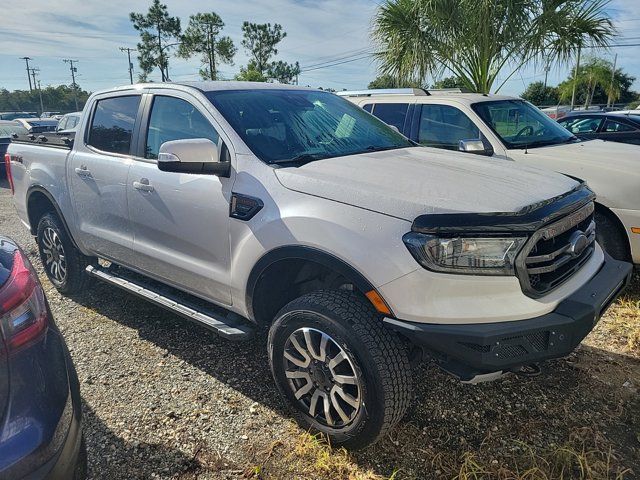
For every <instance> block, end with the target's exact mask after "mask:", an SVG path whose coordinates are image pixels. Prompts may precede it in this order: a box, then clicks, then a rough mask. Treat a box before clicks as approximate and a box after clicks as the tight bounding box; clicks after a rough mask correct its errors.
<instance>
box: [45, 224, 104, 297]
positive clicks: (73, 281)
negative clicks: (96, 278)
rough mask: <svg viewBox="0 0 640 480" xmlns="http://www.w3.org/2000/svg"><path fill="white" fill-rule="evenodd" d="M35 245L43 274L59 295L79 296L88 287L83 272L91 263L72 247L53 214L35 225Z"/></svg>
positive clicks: (87, 280) (91, 259)
mask: <svg viewBox="0 0 640 480" xmlns="http://www.w3.org/2000/svg"><path fill="white" fill-rule="evenodd" d="M37 242H38V250H39V251H40V260H42V265H43V267H44V271H45V273H46V274H47V277H48V278H49V281H51V283H52V284H53V286H54V287H56V289H57V290H58V291H59V292H61V293H64V294H73V293H78V292H80V291H81V290H83V289H84V288H85V287H86V286H87V284H88V282H89V280H90V277H89V276H88V275H87V274H86V272H85V268H87V265H89V264H91V263H92V262H93V261H94V259H93V258H92V257H87V256H86V255H83V254H82V252H80V250H78V249H77V248H76V247H75V245H74V244H73V242H72V241H71V238H69V235H67V231H66V230H65V228H64V226H63V225H62V220H60V218H59V217H58V216H57V215H56V214H55V213H52V212H49V213H46V214H45V215H43V216H42V218H41V219H40V222H38V234H37Z"/></svg>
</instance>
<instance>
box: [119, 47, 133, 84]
mask: <svg viewBox="0 0 640 480" xmlns="http://www.w3.org/2000/svg"><path fill="white" fill-rule="evenodd" d="M120 51H121V52H127V58H128V59H129V80H130V81H131V85H133V63H131V52H137V50H136V49H135V48H129V47H120Z"/></svg>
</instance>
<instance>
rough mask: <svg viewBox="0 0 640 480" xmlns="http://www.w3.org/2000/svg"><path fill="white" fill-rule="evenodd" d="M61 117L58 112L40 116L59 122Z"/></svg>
mask: <svg viewBox="0 0 640 480" xmlns="http://www.w3.org/2000/svg"><path fill="white" fill-rule="evenodd" d="M62 116H63V115H62V114H61V113H60V112H42V115H40V117H41V118H55V119H56V120H59V119H60V118H62Z"/></svg>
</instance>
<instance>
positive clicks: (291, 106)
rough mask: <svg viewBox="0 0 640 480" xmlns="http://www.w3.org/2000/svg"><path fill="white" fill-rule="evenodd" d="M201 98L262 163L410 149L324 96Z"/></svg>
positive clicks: (228, 94)
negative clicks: (209, 103)
mask: <svg viewBox="0 0 640 480" xmlns="http://www.w3.org/2000/svg"><path fill="white" fill-rule="evenodd" d="M206 95H207V97H208V98H209V100H210V101H211V103H213V105H214V106H215V107H216V108H217V109H218V111H219V112H220V113H221V114H222V115H223V116H224V117H225V119H226V120H227V121H228V122H229V124H231V126H232V127H233V129H234V130H235V131H236V132H237V133H238V134H239V135H240V137H242V139H243V140H244V142H245V143H246V144H247V146H248V147H249V148H250V149H251V151H252V152H253V153H254V154H255V155H256V156H257V157H258V158H260V159H261V160H263V161H265V162H267V163H286V162H303V163H304V162H309V161H313V160H320V159H323V158H329V157H338V156H343V155H352V154H357V153H364V152H372V151H379V150H390V149H395V148H404V147H410V146H412V143H411V142H409V140H407V139H406V138H405V137H403V136H402V135H400V134H399V133H397V132H395V131H394V130H392V129H391V128H389V127H388V126H387V125H386V124H384V123H383V122H382V121H380V120H378V119H377V118H375V117H373V116H372V115H370V114H368V113H367V112H365V111H364V110H363V109H361V108H359V107H357V106H356V105H354V104H352V103H350V102H348V101H347V100H345V99H343V98H340V97H338V96H337V95H333V94H331V93H328V92H322V91H313V90H292V89H291V90H285V89H283V90H275V89H274V90H270V89H256V90H222V91H213V92H208V93H207V94H206Z"/></svg>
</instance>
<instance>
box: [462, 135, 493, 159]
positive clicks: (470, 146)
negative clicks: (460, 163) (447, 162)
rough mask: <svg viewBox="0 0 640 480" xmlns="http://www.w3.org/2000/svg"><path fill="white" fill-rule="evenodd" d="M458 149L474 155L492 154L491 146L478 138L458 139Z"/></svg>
mask: <svg viewBox="0 0 640 480" xmlns="http://www.w3.org/2000/svg"><path fill="white" fill-rule="evenodd" d="M458 150H460V151H461V152H467V153H475V154H476V155H485V156H487V157H490V156H491V155H493V148H491V146H488V145H486V144H485V142H484V141H483V140H482V139H480V138H475V139H471V140H460V142H459V143H458Z"/></svg>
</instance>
